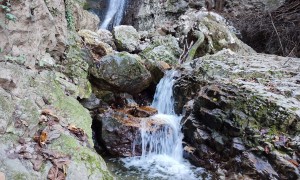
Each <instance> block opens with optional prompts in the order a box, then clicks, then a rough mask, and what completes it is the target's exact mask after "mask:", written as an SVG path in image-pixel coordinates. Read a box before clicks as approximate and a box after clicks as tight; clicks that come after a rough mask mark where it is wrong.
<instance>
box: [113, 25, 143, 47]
mask: <svg viewBox="0 0 300 180" xmlns="http://www.w3.org/2000/svg"><path fill="white" fill-rule="evenodd" d="M113 36H114V39H115V43H116V46H117V49H118V50H119V51H128V52H134V51H135V50H137V48H138V46H139V40H140V35H139V33H138V32H137V31H136V29H134V27H132V26H126V25H122V26H116V27H114V29H113Z"/></svg>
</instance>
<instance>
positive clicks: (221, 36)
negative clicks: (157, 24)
mask: <svg viewBox="0 0 300 180" xmlns="http://www.w3.org/2000/svg"><path fill="white" fill-rule="evenodd" d="M235 31H236V30H235V28H234V27H232V26H229V24H228V22H227V21H226V20H225V19H224V18H223V17H222V16H220V15H219V14H217V13H214V12H207V11H196V10H193V9H190V10H188V11H186V12H185V14H183V15H181V16H180V17H179V22H178V33H179V34H178V36H180V38H181V43H183V44H185V45H186V46H188V45H189V44H190V43H192V44H193V45H195V44H196V42H197V40H198V39H199V38H203V37H201V36H199V35H198V34H199V32H200V33H203V35H204V39H205V41H203V42H205V43H200V44H198V46H197V47H192V48H190V50H189V51H190V52H189V53H191V51H194V52H193V55H194V56H195V57H194V58H197V57H201V56H204V55H205V54H214V53H216V52H218V51H220V50H222V49H231V50H232V51H234V52H237V53H241V54H246V53H255V51H254V50H253V49H252V48H250V47H249V46H248V45H246V44H244V43H243V42H242V41H241V40H239V39H238V38H237V37H236V35H235ZM194 58H192V59H194Z"/></svg>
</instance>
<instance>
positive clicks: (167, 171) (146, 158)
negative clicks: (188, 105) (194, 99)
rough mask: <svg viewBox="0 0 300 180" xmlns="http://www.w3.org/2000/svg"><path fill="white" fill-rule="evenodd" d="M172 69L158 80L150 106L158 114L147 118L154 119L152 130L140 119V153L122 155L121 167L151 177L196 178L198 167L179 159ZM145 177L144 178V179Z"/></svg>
mask: <svg viewBox="0 0 300 180" xmlns="http://www.w3.org/2000/svg"><path fill="white" fill-rule="evenodd" d="M175 73H176V71H173V70H171V71H168V72H167V73H166V74H165V76H164V78H163V79H162V80H161V81H160V82H159V84H158V86H157V89H156V92H155V95H154V100H153V103H152V107H154V108H156V109H157V110H158V114H157V115H154V116H152V117H151V118H152V119H154V120H156V121H157V125H156V126H155V127H151V128H152V129H155V130H149V127H147V120H144V121H142V122H141V128H140V131H141V141H142V142H141V144H142V155H141V156H140V157H131V158H125V159H123V162H124V163H125V167H127V168H128V169H130V168H137V169H139V170H140V171H142V172H144V173H146V174H147V175H146V176H147V178H150V179H152V178H154V179H176V180H180V179H189V180H193V179H199V177H197V175H196V174H198V173H200V174H201V172H200V171H202V168H198V169H197V170H196V171H198V173H195V172H196V171H195V167H193V166H191V165H190V164H189V163H188V162H187V161H186V160H184V159H183V148H182V138H183V134H182V133H181V125H180V120H181V117H180V116H177V115H176V114H175V112H174V99H173V90H172V88H173V84H174V79H173V78H174V75H175ZM147 178H146V179H147Z"/></svg>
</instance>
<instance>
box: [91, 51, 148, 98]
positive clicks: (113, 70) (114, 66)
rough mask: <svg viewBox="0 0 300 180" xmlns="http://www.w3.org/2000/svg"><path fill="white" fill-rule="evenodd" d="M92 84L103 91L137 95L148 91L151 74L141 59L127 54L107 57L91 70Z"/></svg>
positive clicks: (122, 53)
mask: <svg viewBox="0 0 300 180" xmlns="http://www.w3.org/2000/svg"><path fill="white" fill-rule="evenodd" d="M89 71H90V73H91V75H92V82H93V83H94V84H95V85H96V86H97V87H98V88H99V89H102V90H110V91H119V92H127V93H129V94H136V93H139V92H141V91H143V90H144V89H146V88H147V87H148V86H149V85H150V83H151V81H152V78H151V74H150V72H149V71H148V70H147V69H146V67H145V66H144V65H143V64H142V61H141V58H140V57H139V56H137V55H132V54H129V53H127V52H121V53H118V54H114V55H107V56H105V57H103V58H102V59H101V61H99V62H98V63H95V64H93V65H92V66H91V68H90V70H89Z"/></svg>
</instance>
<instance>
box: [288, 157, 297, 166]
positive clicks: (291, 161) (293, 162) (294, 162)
mask: <svg viewBox="0 0 300 180" xmlns="http://www.w3.org/2000/svg"><path fill="white" fill-rule="evenodd" d="M288 161H289V162H290V163H292V164H293V165H294V166H296V167H299V163H298V162H297V161H296V160H294V159H291V160H288Z"/></svg>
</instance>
